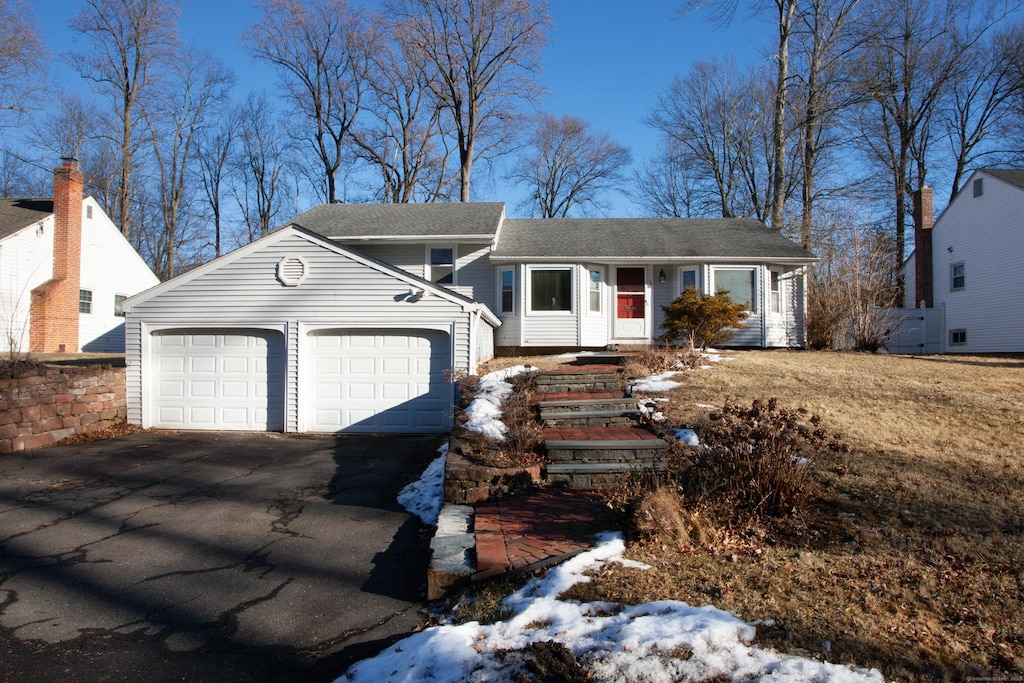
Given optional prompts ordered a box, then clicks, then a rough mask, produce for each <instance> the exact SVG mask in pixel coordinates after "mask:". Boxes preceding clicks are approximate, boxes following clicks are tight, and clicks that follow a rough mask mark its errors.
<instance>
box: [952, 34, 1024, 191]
mask: <svg viewBox="0 0 1024 683" xmlns="http://www.w3.org/2000/svg"><path fill="white" fill-rule="evenodd" d="M962 66H963V69H962V71H961V77H960V78H956V79H954V80H953V82H952V84H951V88H950V90H951V92H950V94H949V104H948V105H947V106H945V107H944V108H943V117H942V119H943V127H944V128H945V131H946V134H947V135H948V136H949V144H950V152H951V154H952V157H953V178H952V181H951V183H950V193H949V201H953V197H955V196H956V193H957V191H958V190H959V189H960V183H961V182H962V181H963V178H964V175H965V174H966V173H967V171H968V169H969V168H970V167H971V166H974V165H976V164H978V162H979V161H980V160H982V159H984V158H986V157H991V156H993V155H997V156H1001V155H1002V154H1003V153H1004V152H1005V151H1006V150H1005V149H1000V148H999V146H996V145H992V144H991V143H992V138H993V137H994V134H995V130H996V127H997V124H998V122H999V119H1000V118H1002V117H1003V116H1005V115H1008V114H1010V113H1011V107H1012V103H1013V102H1014V101H1015V100H1016V99H1019V98H1020V97H1021V96H1022V95H1024V24H1022V23H1016V24H1013V25H1011V26H1009V27H1006V28H1004V29H1002V30H999V31H997V32H995V33H993V34H992V37H991V40H988V41H983V42H981V43H979V44H977V45H975V46H973V48H972V49H970V50H969V51H968V52H967V53H966V54H965V55H964V57H963V64H962Z"/></svg>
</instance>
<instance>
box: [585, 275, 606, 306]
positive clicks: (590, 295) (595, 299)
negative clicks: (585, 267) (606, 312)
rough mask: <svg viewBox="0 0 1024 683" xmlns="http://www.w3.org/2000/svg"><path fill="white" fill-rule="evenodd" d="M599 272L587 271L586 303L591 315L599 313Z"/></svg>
mask: <svg viewBox="0 0 1024 683" xmlns="http://www.w3.org/2000/svg"><path fill="white" fill-rule="evenodd" d="M602 279H603V278H602V277H601V271H600V270H590V271H587V301H588V305H589V309H590V312H591V313H600V312H601V280H602Z"/></svg>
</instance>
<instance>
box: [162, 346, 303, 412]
mask: <svg viewBox="0 0 1024 683" xmlns="http://www.w3.org/2000/svg"><path fill="white" fill-rule="evenodd" d="M150 347H151V352H152V358H153V367H154V368H155V377H154V381H153V387H152V393H151V403H150V406H151V411H152V413H151V414H152V416H153V419H152V420H151V422H152V424H153V426H154V427H162V428H165V429H236V430H255V431H283V430H284V368H285V355H284V335H282V334H280V333H278V332H271V331H267V330H230V329H225V330H205V329H187V330H163V331H159V332H154V333H153V335H152V338H151V344H150Z"/></svg>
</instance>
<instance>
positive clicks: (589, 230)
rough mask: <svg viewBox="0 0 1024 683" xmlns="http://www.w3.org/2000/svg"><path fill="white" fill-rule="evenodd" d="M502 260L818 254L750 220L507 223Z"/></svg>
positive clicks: (501, 244) (498, 249) (798, 256)
mask: <svg viewBox="0 0 1024 683" xmlns="http://www.w3.org/2000/svg"><path fill="white" fill-rule="evenodd" d="M491 256H492V258H496V259H502V258H504V259H529V258H544V259H548V260H551V259H555V258H564V259H567V260H589V259H594V260H598V259H615V258H629V259H641V258H643V259H648V258H649V259H659V258H677V259H678V258H715V257H721V258H742V259H806V260H812V259H813V258H814V255H813V254H811V253H810V252H808V251H807V250H805V249H803V248H802V247H800V246H799V245H797V244H795V243H794V242H792V241H790V240H788V239H786V238H785V237H783V236H782V235H780V234H779V233H777V232H774V231H772V230H769V229H768V228H766V227H765V226H764V225H763V224H762V223H761V222H759V221H756V220H753V219H749V218H555V219H523V220H506V221H505V225H504V226H503V227H502V229H501V237H500V238H499V240H498V245H497V247H496V248H495V250H494V252H493V253H492V254H491Z"/></svg>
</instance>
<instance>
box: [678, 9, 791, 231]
mask: <svg viewBox="0 0 1024 683" xmlns="http://www.w3.org/2000/svg"><path fill="white" fill-rule="evenodd" d="M739 2H740V0H683V2H682V3H681V5H680V13H686V12H691V11H693V10H695V9H698V8H701V7H706V6H710V7H711V8H712V11H713V21H714V22H716V23H718V24H720V25H722V26H726V25H728V24H729V23H731V22H732V19H733V17H734V15H735V14H736V10H737V8H738V6H739ZM753 4H754V6H755V7H757V8H760V6H761V5H768V4H770V5H772V6H773V8H774V10H775V12H776V14H777V21H776V28H777V35H778V43H777V51H776V53H775V55H774V56H773V60H774V61H775V67H776V68H775V92H774V98H773V107H772V111H773V113H772V119H771V121H772V123H771V131H772V133H771V147H772V149H771V161H770V167H771V169H772V170H771V181H770V182H771V190H770V197H771V198H770V200H769V212H768V213H769V214H770V216H771V227H772V228H773V229H775V230H779V231H781V230H782V228H783V217H784V215H785V204H786V197H787V195H788V192H787V183H788V180H787V177H786V147H787V145H788V139H789V135H788V131H787V129H786V119H787V111H786V109H787V106H788V98H789V80H790V75H789V41H790V38H791V36H792V34H793V20H794V16H795V15H796V8H797V5H798V0H772V1H771V3H768V2H767V0H765V2H763V3H761V2H756V3H753Z"/></svg>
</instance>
